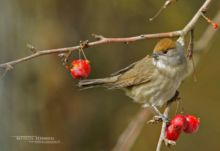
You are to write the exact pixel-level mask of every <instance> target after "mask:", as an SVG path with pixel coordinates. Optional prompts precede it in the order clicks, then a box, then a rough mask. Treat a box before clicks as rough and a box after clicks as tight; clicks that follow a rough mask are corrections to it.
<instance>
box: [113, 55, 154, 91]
mask: <svg viewBox="0 0 220 151" xmlns="http://www.w3.org/2000/svg"><path fill="white" fill-rule="evenodd" d="M154 71H155V66H154V65H153V62H152V58H151V57H150V56H146V57H145V58H143V59H142V60H140V61H138V62H136V64H135V65H133V67H131V68H130V69H129V70H127V71H126V72H124V73H122V74H121V75H120V76H119V77H118V79H117V81H115V82H114V83H112V84H111V86H110V87H109V88H110V89H111V88H125V87H130V86H135V85H138V84H142V83H146V82H149V81H150V80H151V77H152V75H153V73H154Z"/></svg>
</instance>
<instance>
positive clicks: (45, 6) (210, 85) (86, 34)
mask: <svg viewBox="0 0 220 151" xmlns="http://www.w3.org/2000/svg"><path fill="white" fill-rule="evenodd" d="M163 2H164V1H163V0H111V1H104V0H81V1H80V0H68V1H64V0H32V1H30V0H0V62H1V63H3V62H7V61H10V60H13V59H16V58H20V57H23V56H26V55H29V54H31V52H30V51H29V50H28V48H27V47H26V44H27V43H30V44H32V45H34V46H35V47H36V48H37V49H39V50H42V49H50V48H59V47H67V46H74V45H78V44H79V41H80V40H87V39H88V40H90V41H92V40H94V39H93V38H92V37H91V34H92V33H97V34H102V35H104V36H106V37H127V36H133V35H139V34H143V33H157V32H163V31H172V30H177V29H181V28H182V27H184V25H185V24H186V23H187V22H188V21H189V20H190V19H191V17H192V16H193V15H194V13H195V12H196V11H197V9H198V8H199V7H200V6H201V4H202V3H203V2H204V1H190V0H185V1H183V0H180V1H178V3H176V4H175V5H172V6H170V7H169V8H168V9H167V10H166V11H164V12H163V13H162V14H161V15H160V16H159V17H158V18H157V19H156V20H155V21H153V22H149V21H148V18H150V17H152V16H153V15H154V14H155V13H156V11H157V10H158V9H159V8H160V7H161V6H162V4H163ZM219 5H220V1H217V0H215V1H213V3H212V5H211V6H210V9H209V10H208V12H207V15H208V16H210V17H213V16H214V15H215V13H216V12H217V10H218V9H220V8H219ZM207 26H208V25H207V23H206V22H205V21H204V20H202V19H200V20H199V22H198V24H197V26H196V29H195V37H196V39H199V37H200V35H201V34H202V33H203V31H204V30H205V29H206V28H207ZM219 38H220V35H219V33H218V34H217V35H216V36H215V37H214V38H213V40H212V41H211V43H210V47H209V50H208V52H207V53H204V54H202V57H201V61H200V63H199V65H198V67H197V68H196V74H197V77H198V81H197V82H194V80H193V77H192V76H191V77H189V78H188V79H187V80H186V81H185V82H184V83H183V84H182V86H181V88H180V92H181V97H182V101H183V107H184V109H185V112H186V113H190V114H195V115H197V116H199V117H200V118H201V127H200V130H199V132H198V133H197V134H194V135H182V136H181V138H180V139H179V141H178V143H177V146H175V147H174V148H172V149H170V150H178V151H185V150H188V151H195V150H200V151H207V150H213V151H214V150H215V151H217V150H220V144H219V135H220V122H219V116H220V110H219V106H220V82H219V81H220V68H219V65H220V60H219V57H220V51H219V49H218V48H219V47H220V43H219V42H218V41H219V40H218V39H219ZM155 42H156V40H144V41H139V42H135V43H131V44H129V45H125V44H110V45H100V46H97V47H93V48H89V49H86V50H85V52H86V55H87V57H88V58H89V59H90V60H91V64H92V74H91V76H90V78H97V77H105V76H108V75H109V74H110V73H112V72H114V71H117V70H119V69H121V68H123V67H125V66H126V65H128V64H130V63H132V62H133V61H136V60H138V59H140V58H142V57H144V56H145V55H146V54H149V53H151V50H152V48H153V46H154V44H155ZM74 58H77V53H75V54H74V55H73V56H72V59H74ZM1 73H2V71H1ZM76 84H77V80H74V79H73V78H72V77H71V76H70V74H69V73H68V72H67V71H66V70H65V68H64V67H63V66H62V64H61V61H60V59H59V58H58V57H57V55H56V54H53V55H49V56H43V57H39V58H36V59H34V60H31V61H28V62H23V63H21V64H19V65H17V66H15V68H14V70H12V71H10V72H9V73H8V74H7V75H6V76H5V77H4V78H3V79H1V80H0V150H1V151H26V150H29V151H39V150H41V151H70V150H71V151H108V150H110V149H111V148H113V146H114V145H115V143H116V142H117V139H118V137H119V135H120V134H121V133H122V132H123V130H124V129H125V128H126V127H127V125H128V123H129V122H130V121H131V120H132V119H133V118H134V117H135V115H136V113H137V112H138V111H139V110H140V105H139V104H135V103H133V102H132V101H131V99H130V98H128V97H126V96H125V95H124V93H123V92H122V91H120V90H113V91H108V90H106V89H104V88H97V89H91V90H85V91H80V90H79V89H78V88H77V86H76ZM173 110H175V106H174V109H173ZM159 133H160V125H153V126H152V125H147V124H146V126H145V127H144V128H143V130H142V132H141V135H140V136H139V137H138V139H137V141H136V142H135V144H134V146H133V148H132V151H146V150H155V147H156V144H157V140H158V137H159ZM23 135H29V136H32V135H37V136H50V137H55V138H56V139H58V140H60V141H61V143H60V144H30V143H25V142H21V141H16V140H15V139H13V138H11V137H10V136H23ZM163 149H164V150H169V149H167V148H163Z"/></svg>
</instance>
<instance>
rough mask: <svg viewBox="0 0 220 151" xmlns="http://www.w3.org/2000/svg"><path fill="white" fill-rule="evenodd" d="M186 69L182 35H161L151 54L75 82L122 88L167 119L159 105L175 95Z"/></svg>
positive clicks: (81, 85) (83, 85) (137, 100)
mask: <svg viewBox="0 0 220 151" xmlns="http://www.w3.org/2000/svg"><path fill="white" fill-rule="evenodd" d="M187 73H188V61H187V58H186V55H185V53H184V38H183V37H179V38H178V40H177V41H174V40H172V39H170V38H163V39H160V40H159V41H158V42H157V43H156V45H155V47H154V49H153V53H152V54H151V55H147V56H145V57H144V58H143V59H141V60H139V61H136V62H134V63H132V64H130V65H129V66H127V67H126V68H123V69H121V70H119V71H118V72H115V73H113V74H112V75H111V76H109V77H106V78H100V79H85V80H81V81H79V83H78V86H79V87H81V88H93V87H98V86H102V87H106V88H108V89H122V90H124V91H125V93H126V95H127V96H129V97H130V98H132V99H133V100H134V102H137V103H141V104H142V105H143V107H151V108H152V109H153V111H155V113H156V114H157V115H158V116H160V117H161V118H162V119H163V120H166V119H165V117H164V116H163V115H162V114H161V113H160V111H159V109H158V107H161V106H163V105H164V104H165V103H167V102H168V101H169V100H170V99H172V98H173V97H174V96H175V93H176V92H177V90H178V88H179V86H180V85H181V83H182V81H183V80H184V79H185V78H186V76H187Z"/></svg>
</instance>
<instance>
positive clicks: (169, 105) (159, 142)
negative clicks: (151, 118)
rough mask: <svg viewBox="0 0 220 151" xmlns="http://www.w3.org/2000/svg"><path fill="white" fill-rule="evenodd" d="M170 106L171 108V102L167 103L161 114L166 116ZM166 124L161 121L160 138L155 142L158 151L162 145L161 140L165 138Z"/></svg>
mask: <svg viewBox="0 0 220 151" xmlns="http://www.w3.org/2000/svg"><path fill="white" fill-rule="evenodd" d="M170 108H171V103H168V104H167V107H166V108H165V110H164V113H163V115H164V116H165V117H167V118H168V115H169V112H170ZM166 126H167V123H166V122H163V123H162V127H161V132H160V138H159V141H158V143H157V149H156V151H160V150H161V147H162V144H163V141H164V138H165V130H166Z"/></svg>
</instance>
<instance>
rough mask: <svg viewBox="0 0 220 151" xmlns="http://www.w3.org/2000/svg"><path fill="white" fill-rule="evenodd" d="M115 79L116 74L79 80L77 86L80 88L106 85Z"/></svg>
mask: <svg viewBox="0 0 220 151" xmlns="http://www.w3.org/2000/svg"><path fill="white" fill-rule="evenodd" d="M116 80H117V76H114V77H110V78H102V79H87V80H81V81H79V83H78V86H79V87H81V88H83V89H84V88H85V89H87V88H93V87H98V86H104V87H108V86H110V85H111V84H113V83H114V82H115V81H116Z"/></svg>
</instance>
